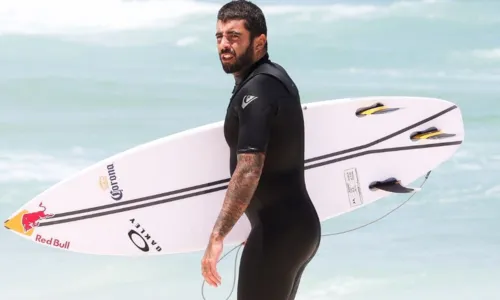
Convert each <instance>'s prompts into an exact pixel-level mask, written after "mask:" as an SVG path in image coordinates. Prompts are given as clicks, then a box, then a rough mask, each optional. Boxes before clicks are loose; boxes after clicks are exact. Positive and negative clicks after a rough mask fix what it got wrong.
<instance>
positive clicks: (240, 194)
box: [212, 153, 265, 239]
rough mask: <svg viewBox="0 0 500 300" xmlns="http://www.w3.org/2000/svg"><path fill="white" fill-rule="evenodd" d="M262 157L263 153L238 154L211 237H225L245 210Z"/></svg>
mask: <svg viewBox="0 0 500 300" xmlns="http://www.w3.org/2000/svg"><path fill="white" fill-rule="evenodd" d="M264 159H265V155H264V153H244V154H239V155H238V163H237V165H236V170H235V171H234V174H233V176H232V177H231V180H230V181H229V186H228V188H227V192H226V196H225V198H224V204H223V205H222V209H221V212H220V214H219V217H218V218H217V221H216V223H215V226H214V229H213V231H212V237H213V238H219V239H223V238H224V237H226V235H227V234H228V233H229V232H230V231H231V229H232V228H233V226H234V225H235V224H236V222H237V221H238V220H239V219H240V217H241V216H242V215H243V213H244V212H245V210H246V208H247V207H248V204H249V203H250V200H251V199H252V197H253V194H254V192H255V189H256V188H257V184H258V183H259V179H260V174H261V173H262V167H263V165H264Z"/></svg>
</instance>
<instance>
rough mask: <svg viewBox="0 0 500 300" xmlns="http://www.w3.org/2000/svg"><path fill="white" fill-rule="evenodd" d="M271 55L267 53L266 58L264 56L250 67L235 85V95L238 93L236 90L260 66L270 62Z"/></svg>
mask: <svg viewBox="0 0 500 300" xmlns="http://www.w3.org/2000/svg"><path fill="white" fill-rule="evenodd" d="M269 61H270V60H269V53H266V54H264V56H262V57H261V58H260V59H259V60H258V61H256V62H255V63H253V65H251V66H250V68H248V69H247V70H246V71H245V72H244V73H242V76H240V77H239V78H238V79H236V82H235V84H234V88H233V94H234V92H235V91H236V89H237V88H238V86H239V85H240V84H241V83H242V82H244V81H245V80H246V79H247V78H248V76H249V75H250V74H252V72H253V71H255V69H257V67H258V66H260V65H262V64H264V63H266V62H269Z"/></svg>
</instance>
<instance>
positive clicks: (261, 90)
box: [237, 74, 287, 153]
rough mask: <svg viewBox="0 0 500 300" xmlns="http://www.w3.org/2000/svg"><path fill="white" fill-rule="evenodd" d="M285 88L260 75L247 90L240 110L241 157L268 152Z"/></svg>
mask: <svg viewBox="0 0 500 300" xmlns="http://www.w3.org/2000/svg"><path fill="white" fill-rule="evenodd" d="M286 93H287V91H286V89H285V87H284V86H283V85H282V84H281V82H279V81H278V80H277V79H276V78H274V77H271V76H268V75H262V74H260V75H257V76H256V77H255V78H253V79H252V80H251V81H250V82H249V83H247V85H246V87H245V92H244V93H242V94H243V95H244V96H243V98H242V99H241V100H240V101H241V102H240V104H239V105H240V108H239V109H238V118H239V123H240V124H239V133H238V146H237V152H238V153H252V152H266V150H267V145H268V142H269V136H270V133H271V127H272V124H273V121H274V118H275V117H276V113H277V111H278V103H279V101H278V100H279V98H280V97H284V96H286Z"/></svg>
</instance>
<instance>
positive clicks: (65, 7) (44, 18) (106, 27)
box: [0, 0, 435, 35]
mask: <svg viewBox="0 0 500 300" xmlns="http://www.w3.org/2000/svg"><path fill="white" fill-rule="evenodd" d="M346 2H347V1H346ZM347 3H348V2H347ZM433 5H435V3H434V1H431V2H429V1H419V2H406V1H403V2H395V3H392V4H389V5H386V6H375V5H353V4H332V5H314V6H313V5H305V6H304V5H302V6H301V5H262V6H261V8H262V10H263V11H264V13H265V14H266V16H267V15H289V14H294V15H295V16H291V18H292V17H293V18H294V19H299V20H300V19H301V20H310V19H312V20H318V21H331V20H343V19H352V18H372V17H384V16H390V15H394V14H396V15H397V14H404V15H407V14H409V13H410V14H413V13H416V14H418V15H422V16H424V17H425V13H422V9H423V8H425V7H429V6H433ZM220 7H221V4H214V3H204V2H198V1H193V0H148V1H133V0H128V1H122V0H71V1H68V0H44V1H38V0H2V4H1V5H0V34H48V35H53V34H57V35H60V34H66V35H67V34H71V35H75V34H89V33H100V32H109V31H120V30H131V29H148V28H170V27H175V26H178V25H180V24H182V23H183V22H189V23H190V24H192V23H195V22H199V21H198V20H197V19H199V18H200V17H201V16H209V17H211V18H214V19H215V16H216V13H217V11H218V9H219V8H220ZM423 10H424V11H425V9H423ZM313 15H314V17H313Z"/></svg>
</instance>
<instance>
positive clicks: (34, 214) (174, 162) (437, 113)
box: [4, 96, 464, 256]
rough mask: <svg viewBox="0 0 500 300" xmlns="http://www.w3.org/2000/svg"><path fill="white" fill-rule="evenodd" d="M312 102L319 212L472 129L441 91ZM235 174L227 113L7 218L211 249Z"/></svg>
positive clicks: (309, 176) (423, 161)
mask: <svg viewBox="0 0 500 300" xmlns="http://www.w3.org/2000/svg"><path fill="white" fill-rule="evenodd" d="M303 112H304V119H305V136H306V145H305V157H306V160H305V168H306V184H307V188H308V191H309V194H310V196H311V198H312V200H313V202H314V205H315V207H316V209H317V211H318V214H319V216H320V219H321V221H325V220H328V219H330V218H333V217H335V216H338V215H341V214H344V213H348V212H350V211H353V210H355V209H358V208H360V207H363V206H365V205H368V204H370V203H373V202H374V201H377V200H379V199H382V198H384V197H387V196H388V195H390V194H391V191H388V190H384V189H383V188H376V186H375V187H374V184H375V183H376V182H378V181H384V180H389V179H391V178H393V179H396V181H398V182H399V183H401V184H402V185H403V186H404V185H408V184H411V183H412V182H413V181H415V180H417V179H418V178H420V177H421V176H423V175H425V174H426V173H427V172H428V171H430V170H433V169H435V168H437V167H438V166H439V165H440V164H441V163H443V162H445V161H446V160H448V159H450V158H451V157H452V156H453V154H454V153H455V152H456V151H457V149H458V148H459V147H460V145H461V143H462V142H463V139H464V125H463V120H462V115H461V111H460V109H459V107H458V106H457V105H455V104H454V103H452V102H449V101H446V100H442V99H436V98H423V97H395V96H390V97H384V96H380V97H362V98H347V99H336V100H328V101H321V102H314V103H308V104H303ZM420 131H422V132H420ZM419 132H420V135H419ZM412 136H415V138H414V139H412ZM229 179H230V178H229V150H228V147H227V145H226V142H225V140H224V135H223V122H222V121H220V122H216V123H212V124H208V125H205V126H201V127H197V128H193V129H190V130H187V131H183V132H179V133H176V134H173V135H170V136H167V137H164V138H161V139H157V140H154V141H151V142H148V143H145V144H142V145H139V146H136V147H134V148H131V149H129V150H126V151H124V152H121V153H118V154H116V155H113V156H111V157H109V158H107V159H104V160H102V161H100V162H98V163H96V164H93V165H91V166H89V167H87V168H85V169H83V170H81V171H80V172H78V173H76V174H74V175H73V176H71V177H68V178H66V179H64V180H62V181H60V182H59V183H57V184H55V185H53V186H52V187H50V188H48V189H47V190H45V191H44V192H42V193H40V194H39V195H36V196H35V197H34V198H33V199H31V200H30V201H28V202H27V203H26V204H25V205H23V206H22V207H21V208H20V209H19V210H17V211H15V212H14V213H13V214H12V215H11V216H10V217H9V218H8V220H7V221H5V223H4V225H5V227H6V228H7V229H10V230H11V231H12V232H14V233H16V234H19V235H20V236H22V237H25V238H27V239H29V240H31V241H33V242H36V243H40V244H42V245H46V246H50V247H55V248H58V249H63V250H68V251H74V252H79V253H87V254H97V255H123V256H137V255H161V254H170V253H180V252H191V251H199V250H204V249H205V247H206V244H207V241H208V237H209V235H210V232H211V230H212V228H213V225H214V222H215V220H216V218H217V216H218V214H219V212H220V209H221V206H222V202H223V199H224V195H225V190H226V188H227V184H228V182H229ZM380 187H382V186H380ZM249 231H250V224H249V222H248V219H247V218H246V217H245V216H243V217H242V218H241V219H240V220H239V221H238V223H237V224H236V225H235V226H234V228H233V230H232V231H231V233H230V234H229V235H228V236H227V238H226V240H225V244H226V245H231V244H236V243H240V242H242V241H244V240H245V239H246V237H247V236H248V233H249Z"/></svg>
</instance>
